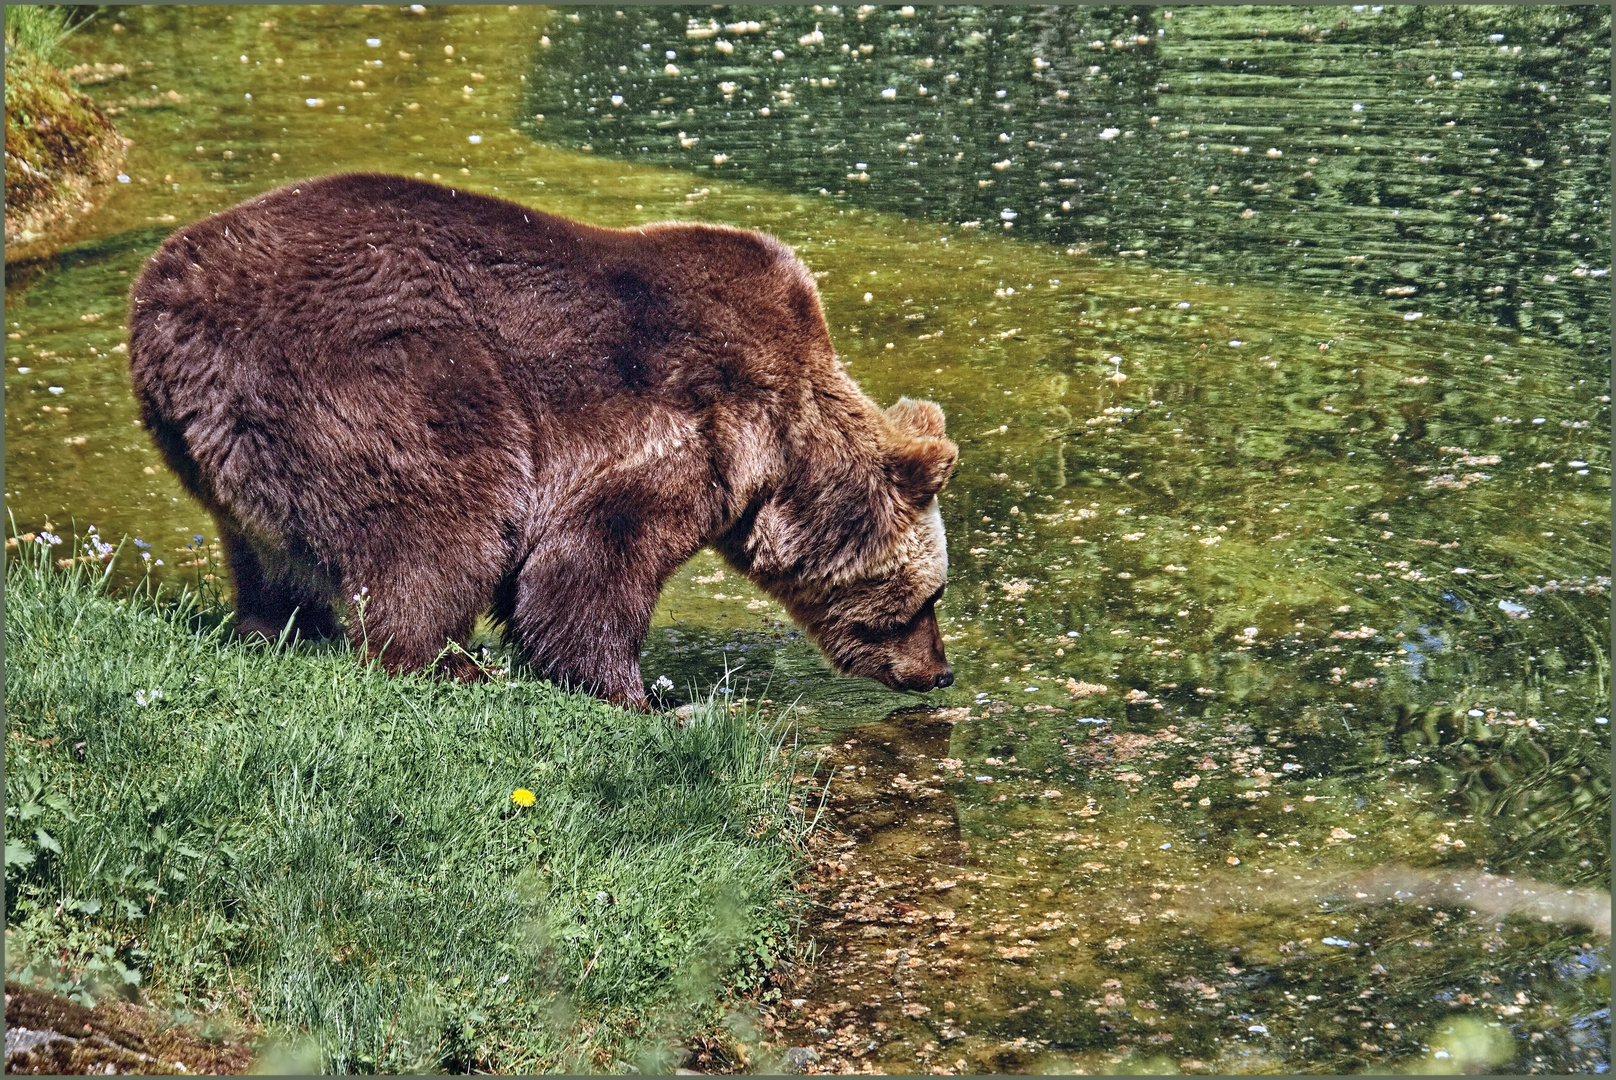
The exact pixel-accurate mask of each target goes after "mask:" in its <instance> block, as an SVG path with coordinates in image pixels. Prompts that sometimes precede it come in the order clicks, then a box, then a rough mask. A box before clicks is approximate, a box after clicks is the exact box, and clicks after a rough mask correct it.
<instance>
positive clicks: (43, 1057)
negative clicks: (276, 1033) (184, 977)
mask: <svg viewBox="0 0 1616 1080" xmlns="http://www.w3.org/2000/svg"><path fill="white" fill-rule="evenodd" d="M252 1063H253V1053H252V1051H251V1050H250V1049H249V1048H248V1046H247V1044H246V1042H245V1040H244V1038H243V1036H242V1034H241V1033H239V1032H231V1033H230V1034H228V1035H221V1036H219V1037H209V1035H208V1034H207V1033H205V1032H199V1031H197V1030H195V1029H192V1028H189V1027H182V1026H177V1025H175V1024H174V1022H173V1020H172V1019H170V1018H168V1017H166V1016H164V1015H162V1014H161V1013H156V1012H153V1011H151V1010H149V1009H142V1008H139V1007H137V1006H134V1005H129V1004H126V1003H124V1002H103V1003H101V1004H99V1005H97V1006H96V1007H95V1008H93V1009H91V1008H86V1007H85V1006H83V1005H80V1004H78V1003H77V1002H73V1001H69V1000H68V999H67V998H64V997H60V996H58V995H56V994H50V993H46V992H44V991H41V990H33V989H29V988H28V987H25V986H21V985H19V984H17V983H11V982H8V983H6V1072H7V1073H27V1074H32V1075H36V1076H53V1075H61V1074H76V1075H84V1074H89V1073H98V1074H105V1075H111V1074H123V1073H141V1074H169V1075H178V1074H182V1073H214V1074H240V1073H245V1072H247V1071H248V1069H249V1068H250V1067H251V1066H252Z"/></svg>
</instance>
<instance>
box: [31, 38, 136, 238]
mask: <svg viewBox="0 0 1616 1080" xmlns="http://www.w3.org/2000/svg"><path fill="white" fill-rule="evenodd" d="M127 146H128V141H127V140H125V139H124V138H123V137H122V136H121V135H119V134H118V132H117V130H116V129H115V128H114V127H113V126H112V121H111V120H109V119H107V116H106V114H105V113H103V112H102V111H101V110H100V109H99V108H97V107H96V104H95V102H93V101H91V100H90V99H89V98H87V97H85V96H84V95H83V94H81V93H79V92H78V91H76V90H74V89H73V87H72V84H70V83H69V82H68V79H67V76H66V75H64V74H63V73H62V72H61V71H60V70H59V69H58V68H56V67H54V66H53V65H51V64H50V63H48V62H46V61H44V60H42V59H40V58H39V57H38V56H37V55H35V54H34V53H32V52H31V51H29V50H27V49H23V48H9V47H8V49H7V52H6V219H5V221H6V262H8V263H10V262H15V261H17V260H18V259H24V258H29V257H31V256H35V255H39V254H42V253H43V252H45V251H47V250H49V249H50V248H51V247H53V246H55V245H56V244H58V243H60V241H61V240H62V239H63V238H64V237H65V236H67V235H68V234H69V233H70V232H71V230H72V228H73V226H74V225H75V224H77V223H78V222H80V221H82V220H83V218H84V217H85V215H87V214H88V213H89V212H90V211H92V210H94V209H95V206H96V203H97V202H99V201H100V198H101V192H100V191H99V190H98V189H100V188H101V187H102V186H103V185H105V184H107V183H110V182H111V181H112V179H113V177H114V176H115V175H116V174H117V172H118V167H119V165H120V164H122V162H123V156H124V151H125V149H126V148H127Z"/></svg>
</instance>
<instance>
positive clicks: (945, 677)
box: [936, 668, 954, 689]
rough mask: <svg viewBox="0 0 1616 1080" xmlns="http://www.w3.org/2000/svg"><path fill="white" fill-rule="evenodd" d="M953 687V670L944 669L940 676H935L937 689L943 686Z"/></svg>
mask: <svg viewBox="0 0 1616 1080" xmlns="http://www.w3.org/2000/svg"><path fill="white" fill-rule="evenodd" d="M953 685H954V669H953V668H944V669H943V672H942V674H941V675H939V676H937V682H936V686H937V687H938V689H941V688H943V687H945V686H953Z"/></svg>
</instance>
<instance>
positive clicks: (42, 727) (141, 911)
mask: <svg viewBox="0 0 1616 1080" xmlns="http://www.w3.org/2000/svg"><path fill="white" fill-rule="evenodd" d="M60 553H61V549H59V548H58V549H56V550H55V551H54V552H53V551H51V550H50V549H46V548H44V547H43V546H42V545H41V544H39V543H37V542H32V543H23V544H22V545H21V546H20V548H18V549H13V552H11V553H8V554H9V555H10V558H9V559H8V565H7V570H6V703H7V727H6V826H7V843H6V939H7V950H6V953H7V967H8V975H10V976H11V977H22V978H24V979H25V980H26V979H36V980H37V979H43V980H45V981H46V982H48V983H53V984H54V985H56V986H57V987H58V988H59V989H62V990H64V991H67V992H70V993H74V994H76V995H78V996H79V997H80V998H81V999H82V998H84V997H86V996H88V997H94V996H97V995H102V996H104V995H107V994H109V993H119V992H124V993H133V992H137V991H138V992H139V993H140V994H142V995H144V996H146V997H148V998H149V999H151V1000H153V1001H156V1002H159V1003H163V1004H166V1005H169V1006H172V1007H177V1008H181V1009H187V1010H190V1011H191V1012H193V1013H196V1014H210V1013H216V1014H217V1015H234V1016H238V1017H240V1018H241V1019H244V1020H246V1021H248V1022H250V1023H255V1024H258V1025H261V1026H262V1028H263V1029H264V1030H265V1031H266V1032H267V1033H268V1034H269V1035H270V1036H271V1037H272V1039H273V1040H274V1041H275V1042H276V1043H278V1044H279V1046H280V1047H281V1050H280V1051H278V1052H280V1053H284V1054H291V1055H293V1057H292V1058H291V1059H289V1061H288V1064H297V1063H300V1062H301V1063H304V1064H306V1065H308V1066H312V1067H318V1068H324V1069H328V1070H334V1071H386V1072H394V1071H410V1070H436V1069H450V1070H455V1071H459V1070H466V1069H471V1068H477V1069H488V1070H496V1071H508V1072H523V1071H542V1070H595V1069H599V1070H613V1071H622V1070H627V1069H640V1070H645V1071H667V1070H668V1068H669V1067H670V1066H671V1063H672V1049H673V1047H675V1046H676V1045H677V1042H678V1039H679V1038H680V1037H681V1036H682V1035H684V1034H685V1033H687V1032H688V1031H690V1030H693V1029H694V1028H697V1027H699V1026H701V1025H703V1024H707V1023H711V1022H713V1020H714V1019H715V1018H716V1016H717V1015H718V1012H717V1008H718V1007H717V1005H716V1004H715V1003H716V1002H718V1001H720V1000H721V999H722V997H723V995H724V994H725V992H726V991H727V990H728V989H732V988H735V987H737V986H742V985H745V984H748V983H750V982H754V981H755V980H756V979H757V978H759V976H760V974H761V973H762V972H763V971H764V970H766V969H767V968H769V967H770V966H772V965H773V964H775V963H776V961H777V960H778V958H779V957H780V956H781V954H782V952H783V951H784V950H785V949H786V947H787V943H788V940H789V938H790V935H791V932H792V921H793V918H794V909H793V908H792V906H791V900H790V898H791V897H794V896H796V895H797V894H796V893H794V892H792V891H791V889H790V878H791V875H792V873H793V872H794V869H795V867H796V866H797V855H796V851H797V850H798V847H799V845H800V843H801V841H802V835H803V825H802V818H801V816H800V814H798V813H797V812H796V810H795V809H794V808H793V807H792V806H791V805H790V804H789V803H788V788H789V781H790V775H789V773H788V772H787V771H786V768H787V762H786V760H785V757H784V753H785V752H786V751H788V750H789V747H781V746H780V744H779V742H778V739H777V737H771V736H770V735H768V734H767V733H765V732H763V731H762V730H761V729H760V726H759V724H758V723H757V721H756V720H755V718H753V717H750V716H748V715H747V714H745V713H741V714H739V715H731V712H730V710H729V709H727V708H724V707H722V706H709V707H705V708H702V707H698V708H697V710H696V712H695V714H694V715H693V716H692V717H691V718H690V719H689V720H688V722H685V723H683V724H680V723H678V722H676V720H675V718H673V717H671V716H667V715H660V716H640V715H634V714H630V713H625V712H622V711H620V710H616V709H613V708H610V707H608V706H605V705H603V704H601V703H599V702H596V701H594V700H593V699H588V698H581V697H575V696H569V695H566V694H563V693H560V692H558V691H557V690H555V689H553V688H552V687H550V686H548V685H545V684H538V683H532V682H527V681H510V682H495V683H489V684H485V685H480V686H462V685H445V684H440V683H436V682H432V681H428V680H424V679H418V678H399V679H391V678H387V677H385V676H384V675H382V674H380V673H378V672H376V671H374V670H372V669H367V668H364V667H361V666H360V665H358V664H357V663H356V662H355V661H354V659H353V657H352V656H351V654H350V653H349V652H348V651H347V649H346V648H345V647H343V648H332V647H325V648H314V647H304V646H300V647H298V648H297V649H295V650H291V651H284V652H281V651H275V650H272V649H269V648H265V647H261V646H250V645H244V644H241V643H237V642H233V641H231V640H230V638H229V636H228V632H227V631H226V630H225V629H223V624H222V623H221V621H220V619H219V618H218V616H219V612H217V611H214V610H210V609H209V608H208V606H207V605H206V604H199V603H198V602H197V601H196V600H195V598H189V599H183V600H176V599H175V598H169V599H168V600H167V601H161V600H158V599H154V598H153V597H151V596H150V595H147V594H144V593H139V592H137V593H136V594H134V595H131V596H123V597H118V596H113V595H109V593H108V592H107V590H106V589H105V588H104V586H103V585H102V584H101V580H102V569H101V566H100V564H98V563H91V564H89V565H86V564H83V563H79V564H76V565H75V566H74V567H73V568H72V569H70V570H60V569H57V568H55V567H54V566H53V563H52V557H53V555H55V554H60ZM210 626H211V627H212V628H211V629H210V628H209V627H210ZM517 789H526V790H527V791H530V792H531V793H532V804H531V805H528V806H523V805H519V804H518V802H516V801H514V800H513V797H512V796H513V792H515V791H517ZM522 798H523V800H524V801H525V800H526V796H522Z"/></svg>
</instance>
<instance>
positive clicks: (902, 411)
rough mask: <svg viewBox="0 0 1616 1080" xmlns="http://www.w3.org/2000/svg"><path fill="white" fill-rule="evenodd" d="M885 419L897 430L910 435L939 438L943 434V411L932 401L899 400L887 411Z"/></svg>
mask: <svg viewBox="0 0 1616 1080" xmlns="http://www.w3.org/2000/svg"><path fill="white" fill-rule="evenodd" d="M887 419H888V420H889V421H891V422H892V425H893V426H894V427H896V428H898V430H900V431H906V432H908V433H909V434H911V435H929V436H931V437H933V438H941V437H942V434H943V410H942V409H941V408H939V407H938V405H937V403H936V402H933V401H916V400H915V399H914V398H899V399H898V403H897V404H896V405H894V406H892V408H890V409H888V410H887Z"/></svg>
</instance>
